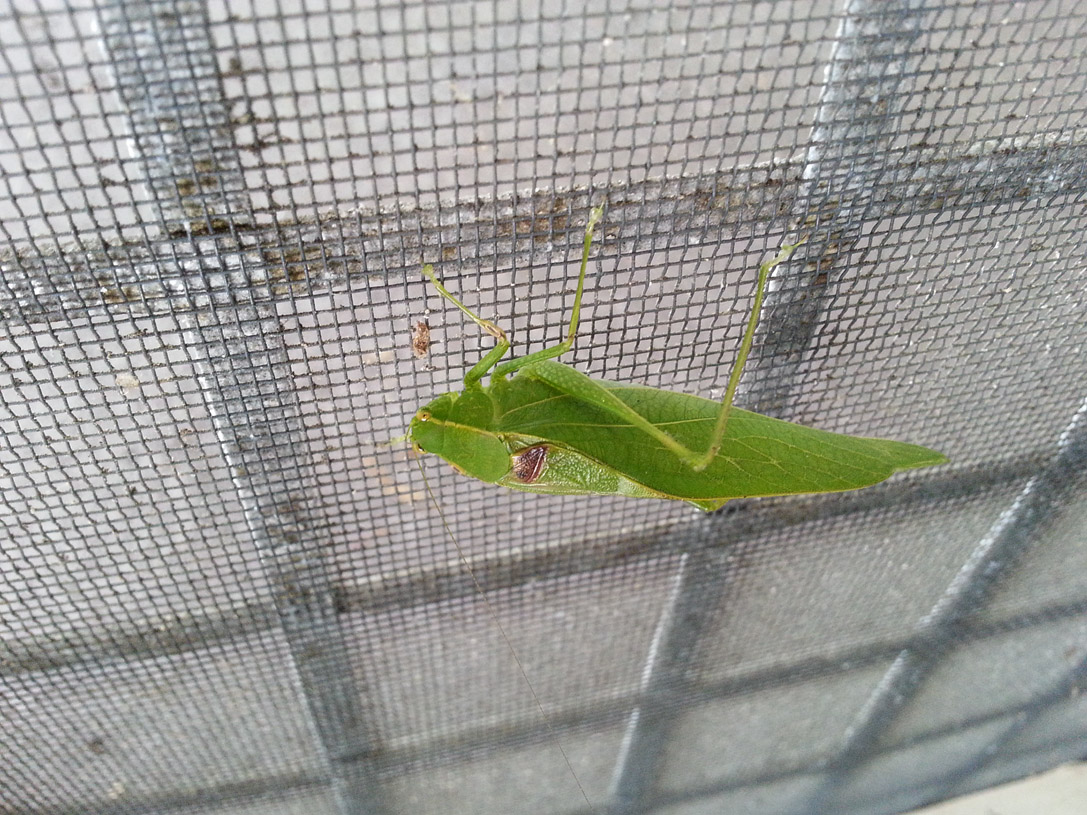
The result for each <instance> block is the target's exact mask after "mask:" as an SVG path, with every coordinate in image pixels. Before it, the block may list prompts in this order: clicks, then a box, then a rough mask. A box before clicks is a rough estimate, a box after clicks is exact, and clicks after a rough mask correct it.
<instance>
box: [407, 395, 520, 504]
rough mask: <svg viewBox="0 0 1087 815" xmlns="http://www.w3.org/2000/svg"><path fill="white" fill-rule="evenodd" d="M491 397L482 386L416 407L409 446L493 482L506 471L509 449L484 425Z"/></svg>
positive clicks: (410, 429)
mask: <svg viewBox="0 0 1087 815" xmlns="http://www.w3.org/2000/svg"><path fill="white" fill-rule="evenodd" d="M491 415H492V408H491V405H490V399H489V398H488V397H487V396H486V394H484V393H483V392H482V391H481V390H471V389H470V390H466V391H464V392H463V393H446V394H443V395H442V396H439V397H438V398H437V399H435V400H434V401H433V402H430V403H429V404H427V405H424V406H423V407H421V408H419V410H418V411H417V412H416V414H415V416H414V417H413V418H412V420H411V426H410V428H409V429H408V435H409V436H410V437H411V443H412V446H413V447H414V448H415V449H416V450H422V451H423V452H424V453H433V454H434V455H436V456H440V457H441V458H444V459H445V460H446V461H448V462H449V463H450V464H452V465H453V467H454V468H456V469H457V470H458V471H460V472H462V473H464V474H466V475H470V476H472V477H473V478H478V479H479V480H480V481H487V482H490V483H494V482H495V481H498V479H500V478H502V476H504V475H505V474H506V473H508V472H509V470H510V467H511V466H512V462H511V460H510V453H509V449H508V448H507V446H506V443H505V442H504V441H502V439H500V438H499V437H498V436H497V435H495V434H494V433H493V432H491V431H489V430H487V429H486V427H487V420H489V417H490V416H491Z"/></svg>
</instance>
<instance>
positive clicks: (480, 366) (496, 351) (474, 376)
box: [423, 263, 510, 387]
mask: <svg viewBox="0 0 1087 815" xmlns="http://www.w3.org/2000/svg"><path fill="white" fill-rule="evenodd" d="M423 274H424V275H426V276H427V278H429V279H430V282H431V283H432V284H433V285H434V288H436V289H437V290H438V293H439V294H441V296H442V297H444V298H445V299H446V300H449V301H450V302H451V303H452V304H453V305H455V306H456V307H457V308H459V309H460V310H461V311H463V312H464V313H465V314H467V315H468V317H469V318H470V319H471V320H472V322H474V323H475V324H476V325H478V326H479V327H480V328H482V329H483V330H484V331H485V332H486V333H487V334H490V335H491V336H492V337H494V338H495V339H496V340H497V341H498V342H497V343H496V344H495V346H494V348H492V349H491V350H490V351H488V352H487V354H486V355H485V356H484V357H483V359H481V360H480V361H479V362H477V363H476V364H475V365H473V366H472V368H471V370H469V371H468V373H466V374H465V375H464V385H465V387H470V386H472V385H476V384H478V383H479V380H480V379H482V378H483V377H484V376H486V374H487V371H489V370H491V368H493V367H494V366H495V365H497V364H498V360H500V359H502V357H503V356H504V355H505V353H506V352H507V351H508V350H509V349H510V341H509V339H508V338H507V337H506V332H505V331H503V330H502V329H501V328H499V327H498V326H497V325H495V324H494V323H492V322H491V321H490V320H484V319H483V318H482V317H480V316H479V315H478V314H476V313H475V312H474V311H472V310H471V309H469V308H468V307H467V306H466V305H464V303H462V302H461V301H460V300H458V299H457V298H456V297H454V296H453V294H452V293H451V292H450V291H449V289H447V288H446V287H445V286H443V285H442V282H441V281H440V280H438V276H437V275H436V274H435V273H434V267H433V266H431V265H430V264H429V263H428V264H427V265H426V266H424V267H423Z"/></svg>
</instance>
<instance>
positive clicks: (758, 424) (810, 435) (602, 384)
mask: <svg viewBox="0 0 1087 815" xmlns="http://www.w3.org/2000/svg"><path fill="white" fill-rule="evenodd" d="M602 216H603V207H598V208H596V209H593V210H592V212H591V213H590V216H589V221H588V224H587V226H586V227H585V240H584V247H583V251H582V256H581V271H580V273H579V274H578V281H577V289H576V293H575V295H574V305H573V310H572V311H571V313H570V322H569V326H568V328H567V333H566V338H565V339H564V340H563V341H562V342H560V343H558V344H557V345H554V346H552V347H550V348H546V349H543V350H541V351H536V352H535V353H531V354H528V355H526V356H523V357H520V358H515V359H511V360H508V361H506V362H501V363H500V360H501V359H502V357H503V356H505V354H506V352H507V351H508V350H509V348H510V342H509V340H508V338H507V337H506V334H505V332H504V331H502V329H501V328H499V327H498V326H497V325H495V324H494V323H492V322H491V321H489V320H484V319H483V318H481V317H479V316H478V315H476V314H475V313H473V312H472V311H471V310H469V309H468V308H467V307H466V306H465V305H464V304H463V303H462V302H461V301H460V300H458V299H457V298H456V297H455V296H453V295H452V294H451V293H450V292H449V291H448V290H447V289H446V288H445V286H443V285H442V283H441V281H439V280H438V278H437V275H436V274H435V273H434V269H433V267H432V266H430V265H427V266H424V267H423V274H424V275H426V277H428V278H429V279H430V281H431V283H432V284H433V285H434V287H435V288H436V289H437V290H438V291H439V292H440V293H441V295H442V296H443V297H445V298H446V299H448V300H449V301H451V302H452V303H453V304H454V305H456V306H457V308H459V309H460V310H461V311H463V312H464V313H465V314H466V315H468V317H469V318H470V319H471V320H472V321H473V322H475V323H476V324H477V325H478V326H479V327H480V328H482V329H483V330H484V331H485V332H486V333H487V334H489V335H491V336H492V337H494V338H495V340H496V341H497V342H496V344H495V347H494V348H492V349H491V350H490V351H489V352H488V353H487V354H485V355H484V356H483V358H482V359H481V360H480V361H479V362H478V363H476V365H475V366H473V367H472V368H471V369H470V370H469V371H468V373H467V374H466V375H465V377H464V390H463V391H461V392H460V393H457V392H453V393H447V394H444V395H443V396H439V397H438V398H437V399H435V400H433V401H432V402H430V403H429V404H427V405H426V406H424V407H423V408H421V409H420V410H419V411H418V412H417V413H416V414H415V417H414V418H413V419H412V420H411V427H410V430H409V432H408V435H409V437H410V438H411V441H412V445H413V446H414V447H415V448H416V449H417V450H422V451H424V452H428V453H434V454H436V455H438V456H440V457H442V458H444V459H445V460H446V461H448V462H449V463H450V464H452V465H453V466H454V467H455V468H456V469H457V470H459V471H461V472H462V473H464V474H466V475H470V476H472V477H474V478H478V479H480V480H481V481H487V482H490V483H494V484H501V485H502V486H505V487H511V488H513V489H517V490H524V491H527V492H537V493H552V494H559V495H580V494H603V495H627V496H633V497H641V498H669V499H674V500H680V501H686V502H688V503H690V504H693V505H694V506H696V507H698V508H700V509H703V510H706V511H711V510H715V509H718V508H720V507H721V506H722V505H723V504H724V503H725V502H726V501H728V500H730V499H732V498H747V497H755V496H770V495H792V494H801V493H821V492H840V491H843V490H852V489H858V488H860V487H867V486H871V485H872V484H877V483H879V482H880V481H883V480H885V479H886V478H888V477H889V476H891V475H892V474H893V473H895V472H896V471H898V470H906V469H911V468H914V467H925V466H929V465H932V464H940V463H943V462H945V461H947V459H946V458H945V457H944V456H943V455H941V454H940V453H937V452H936V451H934V450H930V449H928V448H926V447H920V446H918V445H915V444H906V443H904V442H898V441H890V440H886V439H872V438H863V437H860V436H848V435H843V434H840V433H831V432H828V431H825V430H816V429H814V428H810V427H805V426H804V425H799V424H795V423H793V422H786V421H782V420H780V419H774V418H771V417H769V416H762V415H760V414H758V413H752V412H750V411H746V410H741V409H740V408H735V407H733V405H732V402H733V398H734V396H735V393H736V386H737V385H738V384H739V381H740V376H741V374H742V373H743V368H744V362H745V361H746V359H747V354H748V351H749V350H750V348H751V343H752V339H753V337H754V333H755V326H756V324H757V322H758V316H759V311H760V309H761V306H762V299H763V294H764V292H765V289H766V281H767V278H768V277H769V275H770V272H771V271H772V270H773V269H774V267H775V266H777V265H779V264H781V263H784V262H785V261H786V260H788V258H789V257H790V255H792V253H793V251H794V250H795V249H796V248H797V247H798V246H799V245H800V244H801V243H803V241H800V242H798V243H794V244H789V245H785V246H784V247H783V248H782V249H781V251H780V252H778V254H777V255H776V256H775V257H774V258H772V259H771V260H768V261H765V262H763V263H762V264H761V265H760V266H759V274H758V282H757V284H756V288H755V300H754V304H753V306H752V311H751V315H750V317H749V319H748V323H747V327H746V330H745V332H744V336H743V341H742V342H741V345H740V352H739V354H738V355H737V358H736V362H735V364H734V365H733V368H732V372H731V374H730V376H729V380H728V386H727V388H726V390H725V395H724V398H723V399H722V401H721V402H720V403H718V402H715V401H711V400H709V399H703V398H701V397H698V396H690V395H687V394H683V393H675V392H672V391H665V390H658V389H656V388H648V387H642V386H638V385H629V384H620V383H616V382H607V381H604V380H599V379H591V378H589V377H588V376H586V375H585V374H583V373H581V372H579V371H577V370H575V369H574V368H571V367H570V366H568V365H564V364H562V363H560V362H555V361H554V359H555V358H556V357H559V356H561V355H562V354H564V353H566V352H567V351H569V350H570V349H571V348H572V347H573V344H574V338H575V336H576V334H577V328H578V319H579V317H580V314H581V297H582V293H583V292H584V288H585V269H586V267H587V265H588V262H589V250H590V247H591V245H592V240H593V232H594V230H595V228H596V225H597V223H598V222H599V221H600V219H601V217H602ZM488 373H489V374H490V380H489V382H488V384H486V385H484V384H483V383H482V380H483V377H485V376H486V375H487V374H488Z"/></svg>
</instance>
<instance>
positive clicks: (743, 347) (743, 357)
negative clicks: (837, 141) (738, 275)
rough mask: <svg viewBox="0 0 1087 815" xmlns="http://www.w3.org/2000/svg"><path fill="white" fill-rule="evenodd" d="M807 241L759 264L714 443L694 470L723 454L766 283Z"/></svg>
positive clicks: (790, 245) (786, 247) (694, 463)
mask: <svg viewBox="0 0 1087 815" xmlns="http://www.w3.org/2000/svg"><path fill="white" fill-rule="evenodd" d="M806 240H807V238H801V239H800V240H799V241H797V242H796V243H788V244H785V245H784V246H782V247H781V250H780V251H779V252H778V253H777V255H776V256H775V257H774V258H772V259H771V260H767V261H763V262H762V263H761V264H759V280H758V283H757V284H756V285H755V302H754V303H752V304H751V316H750V317H748V319H747V328H746V329H745V330H744V338H743V341H742V342H741V343H740V351H739V353H738V354H737V355H736V361H735V362H734V363H733V364H732V372H731V373H730V374H729V377H728V387H726V388H725V395H724V397H723V398H722V399H721V409H720V410H719V411H718V413H717V423H716V424H715V425H714V428H713V435H712V436H711V439H712V441H711V442H710V446H709V448H708V449H707V450H706V452H704V453H703V454H702V455H700V456H697V457H696V458H694V459H693V460H691V461H690V464H691V468H692V469H694V470H695V471H696V472H697V471H700V470H704V469H706V467H708V466H709V463H710V462H711V461H713V460H714V459H715V458H716V457H717V454H718V453H719V452H720V451H721V444H722V443H723V442H724V439H725V427H726V426H727V425H728V417H729V413H731V412H732V401H733V399H734V398H735V396H736V387H737V386H738V385H739V384H740V377H741V376H743V372H744V364H745V363H746V362H747V355H748V353H749V352H750V351H751V343H752V341H753V340H754V339H755V327H756V326H757V325H758V323H759V313H760V312H761V311H762V298H763V295H764V294H765V293H766V281H767V280H768V279H769V278H770V272H771V271H773V270H774V268H775V267H776V266H779V265H780V264H782V263H784V262H785V261H787V260H788V259H789V257H790V256H791V255H792V254H793V252H794V251H796V248H797V247H798V246H800V245H801V244H803V243H804V242H805V241H806Z"/></svg>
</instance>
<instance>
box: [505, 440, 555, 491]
mask: <svg viewBox="0 0 1087 815" xmlns="http://www.w3.org/2000/svg"><path fill="white" fill-rule="evenodd" d="M546 468H547V445H546V444H537V445H534V446H532V447H526V448H525V449H524V450H522V451H521V452H520V453H516V454H515V455H514V456H513V477H514V478H516V479H517V480H518V481H520V482H521V483H522V484H531V483H532V482H533V481H536V480H538V479H539V477H540V476H541V475H543V473H544V470H545V469H546Z"/></svg>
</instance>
